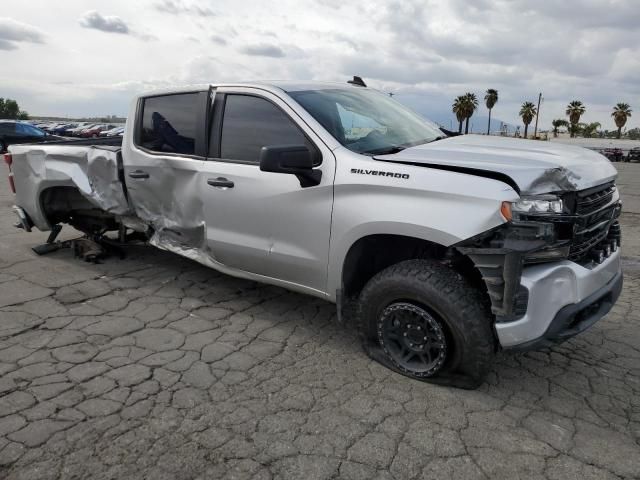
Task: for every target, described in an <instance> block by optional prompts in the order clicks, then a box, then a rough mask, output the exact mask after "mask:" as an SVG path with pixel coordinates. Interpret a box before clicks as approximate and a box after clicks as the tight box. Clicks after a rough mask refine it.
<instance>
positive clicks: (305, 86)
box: [138, 80, 363, 97]
mask: <svg viewBox="0 0 640 480" xmlns="http://www.w3.org/2000/svg"><path fill="white" fill-rule="evenodd" d="M209 87H254V88H261V89H264V90H271V91H273V90H280V91H285V92H297V91H301V90H328V89H334V88H363V87H359V86H356V85H351V84H348V83H347V82H344V83H340V82H313V81H292V80H275V81H254V82H229V83H200V84H193V85H185V86H180V87H169V88H163V89H160V90H152V91H148V92H144V93H141V94H140V95H138V96H139V97H148V96H153V95H166V94H169V93H181V92H194V91H201V90H207V89H208V88H209Z"/></svg>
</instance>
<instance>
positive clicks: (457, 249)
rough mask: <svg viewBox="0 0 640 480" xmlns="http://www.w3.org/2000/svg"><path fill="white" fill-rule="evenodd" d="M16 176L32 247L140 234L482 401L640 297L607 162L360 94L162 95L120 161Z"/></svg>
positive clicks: (91, 161)
mask: <svg viewBox="0 0 640 480" xmlns="http://www.w3.org/2000/svg"><path fill="white" fill-rule="evenodd" d="M115 141H116V142H120V139H116V140H115ZM111 142H112V141H111ZM5 160H6V162H7V163H8V164H9V166H10V170H11V175H12V179H11V181H12V182H13V183H14V185H15V191H16V198H15V204H16V206H15V208H14V210H15V212H16V214H17V216H18V219H19V222H18V226H20V227H21V228H24V229H25V230H27V231H31V229H32V228H33V227H35V228H37V229H38V230H41V231H47V230H51V229H54V230H57V229H58V228H59V225H60V224H63V223H67V224H70V225H72V226H73V227H75V228H76V229H78V230H80V231H82V232H84V233H85V234H86V235H88V236H90V237H91V238H95V237H96V236H99V235H105V234H106V232H109V231H122V230H123V229H127V230H131V231H136V232H139V233H138V234H139V235H144V238H146V239H147V240H148V242H149V243H150V244H152V245H155V246H157V247H159V248H162V249H165V250H169V251H172V252H175V253H177V254H179V255H183V256H186V257H188V258H191V259H193V260H195V261H197V262H200V263H202V264H204V265H207V266H209V267H211V268H215V269H216V270H219V271H221V272H224V273H227V274H229V275H234V276H237V277H242V278H247V279H251V280H256V281H260V282H267V283H271V284H274V285H278V286H281V287H284V288H288V289H291V290H295V291H298V292H302V293H305V294H310V295H314V296H317V297H320V298H323V299H326V300H328V301H330V302H335V303H336V304H337V305H338V318H342V317H343V316H344V317H346V316H349V317H353V318H355V319H356V321H357V328H358V329H359V331H360V333H361V338H362V342H363V345H364V349H365V351H366V352H367V353H368V354H369V355H370V356H371V357H372V358H374V359H376V360H377V361H379V362H381V363H382V364H384V365H385V366H387V367H389V368H391V369H393V370H395V371H397V372H399V373H401V374H404V375H407V376H409V377H412V378H416V379H421V380H427V381H430V382H435V383H441V384H447V385H454V386H458V387H463V388H474V387H476V386H478V385H479V384H480V383H481V382H482V381H483V378H484V377H485V375H486V373H487V372H488V370H489V368H490V365H491V361H492V358H493V357H494V354H495V353H496V351H498V350H500V349H504V350H507V349H510V350H525V349H532V348H540V347H547V346H552V345H554V344H556V343H559V342H562V341H563V340H565V339H567V338H569V337H571V336H573V335H575V334H577V333H579V332H581V331H583V330H585V329H586V328H588V327H589V326H591V325H593V324H594V323H595V322H596V321H597V320H598V319H600V318H601V317H602V316H604V315H605V314H606V313H607V312H608V311H609V310H610V309H611V307H612V305H613V304H614V302H615V301H616V299H617V298H618V296H619V294H620V291H621V288H622V273H621V269H620V250H619V247H620V226H619V223H618V221H617V218H618V216H619V214H620V209H621V203H620V199H619V193H618V190H617V189H616V185H615V178H616V170H615V169H614V168H613V167H612V166H611V164H610V163H609V161H608V160H606V159H605V158H604V157H603V156H601V155H599V154H597V153H595V152H591V151H588V150H585V149H581V148H573V147H569V146H564V145H558V144H550V143H547V142H535V141H526V140H520V139H507V138H497V137H491V136H476V135H465V136H448V135H447V134H445V133H443V131H442V130H440V129H438V128H437V127H436V126H435V125H434V124H432V123H430V122H428V121H426V120H425V119H423V118H422V117H420V116H418V115H416V114H415V113H413V112H411V111H410V110H408V109H407V108H405V107H404V106H402V105H400V104H399V103H397V102H396V101H394V100H393V99H391V98H390V97H389V96H387V95H384V94H382V93H380V92H377V91H375V90H372V89H370V88H366V87H364V86H360V85H357V84H355V85H354V84H352V85H346V84H345V85H342V84H325V83H286V82H283V83H268V84H267V83H264V84H263V83H238V84H218V85H204V86H193V87H187V88H182V89H173V90H169V91H163V92H155V93H152V94H144V95H141V96H139V97H138V98H136V99H135V100H134V101H133V103H132V105H131V110H130V113H129V116H128V121H127V126H126V130H125V133H124V138H123V139H122V140H121V144H119V143H118V144H115V145H114V144H112V145H104V144H99V143H95V144H92V145H87V144H78V143H73V142H72V141H68V142H60V143H54V144H47V145H27V146H23V145H20V146H18V145H16V146H12V147H11V148H10V149H9V153H8V154H7V156H6V157H5Z"/></svg>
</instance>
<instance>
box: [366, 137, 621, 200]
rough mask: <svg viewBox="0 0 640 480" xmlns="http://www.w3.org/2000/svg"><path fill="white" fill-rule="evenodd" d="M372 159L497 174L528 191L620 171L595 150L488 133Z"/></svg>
mask: <svg viewBox="0 0 640 480" xmlns="http://www.w3.org/2000/svg"><path fill="white" fill-rule="evenodd" d="M374 158H375V159H376V160H380V161H384V162H394V163H403V164H408V165H418V166H424V167H429V168H438V169H444V170H453V171H458V172H463V173H468V174H471V175H479V176H484V177H489V178H495V179H497V180H501V181H503V182H505V183H507V184H508V185H511V186H512V187H513V188H514V189H515V190H516V191H518V192H519V193H520V194H527V195H532V194H541V193H550V192H561V191H562V192H566V191H575V190H583V189H586V188H590V187H594V186H597V185H600V184H603V183H606V182H609V181H612V180H614V179H615V178H616V175H617V171H616V169H615V168H614V167H613V165H611V162H610V161H609V160H608V159H607V158H605V157H604V156H602V155H600V154H599V153H596V152H594V151H592V150H587V149H585V148H581V147H573V146H570V145H563V144H559V143H554V142H543V141H536V140H522V139H518V138H504V137H494V136H486V135H460V136H457V137H449V138H446V139H443V140H439V141H437V142H431V143H427V144H424V145H418V146H416V147H410V148H407V149H405V150H403V151H401V152H399V153H396V154H392V155H376V156H375V157H374Z"/></svg>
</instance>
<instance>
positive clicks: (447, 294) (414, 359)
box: [358, 260, 496, 388]
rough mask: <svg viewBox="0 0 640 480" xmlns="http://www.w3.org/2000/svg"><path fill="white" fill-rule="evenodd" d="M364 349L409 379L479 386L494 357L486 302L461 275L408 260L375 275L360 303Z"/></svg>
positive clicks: (431, 263)
mask: <svg viewBox="0 0 640 480" xmlns="http://www.w3.org/2000/svg"><path fill="white" fill-rule="evenodd" d="M358 318H359V328H360V333H361V337H362V341H363V346H364V349H365V351H366V352H367V353H368V354H369V355H370V356H371V357H372V358H373V359H374V360H377V361H378V362H380V363H382V364H383V365H385V366H386V367H388V368H391V369H392V370H395V371H396V372H399V373H401V374H403V375H406V376H408V377H411V378H414V379H418V380H423V381H427V382H431V383H438V384H444V385H450V386H454V387H459V388H477V387H478V386H479V385H480V384H481V383H482V381H483V380H484V378H485V377H486V375H487V373H488V371H489V369H490V366H491V362H492V360H493V356H494V353H495V348H496V347H495V339H494V334H493V330H492V321H493V320H492V317H491V314H490V313H489V309H488V306H487V302H486V300H485V299H484V298H483V296H482V295H481V292H480V291H478V289H476V288H473V287H471V286H470V285H469V284H468V283H467V281H466V280H465V279H464V278H463V277H462V276H461V275H460V274H458V273H457V272H455V271H453V270H452V269H450V268H448V267H446V266H445V265H442V264H440V263H438V262H436V261H431V260H408V261H404V262H401V263H398V264H396V265H392V266H391V267H388V268H386V269H385V270H383V271H382V272H380V273H378V274H377V275H375V276H374V277H373V278H372V279H371V280H370V281H369V282H368V283H367V285H366V286H365V287H364V289H363V290H362V293H361V294H360V298H359V305H358Z"/></svg>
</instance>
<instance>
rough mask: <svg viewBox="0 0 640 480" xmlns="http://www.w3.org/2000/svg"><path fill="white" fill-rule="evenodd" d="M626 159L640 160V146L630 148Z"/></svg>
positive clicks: (631, 160) (628, 160) (630, 160)
mask: <svg viewBox="0 0 640 480" xmlns="http://www.w3.org/2000/svg"><path fill="white" fill-rule="evenodd" d="M625 161H627V162H640V147H633V148H632V149H631V150H629V153H627V158H626V160H625Z"/></svg>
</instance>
